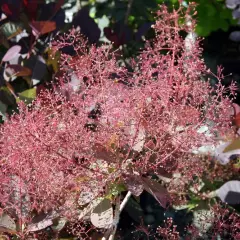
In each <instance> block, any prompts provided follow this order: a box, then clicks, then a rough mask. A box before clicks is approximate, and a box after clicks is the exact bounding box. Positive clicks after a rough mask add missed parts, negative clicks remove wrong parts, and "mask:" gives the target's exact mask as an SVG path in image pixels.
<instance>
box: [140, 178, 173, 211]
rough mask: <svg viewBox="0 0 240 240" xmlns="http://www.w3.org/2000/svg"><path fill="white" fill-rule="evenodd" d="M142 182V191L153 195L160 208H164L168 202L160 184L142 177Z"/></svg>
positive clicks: (164, 189) (163, 188) (166, 194)
mask: <svg viewBox="0 0 240 240" xmlns="http://www.w3.org/2000/svg"><path fill="white" fill-rule="evenodd" d="M142 181H143V186H144V189H145V190H146V191H147V192H149V193H150V194H151V195H153V197H154V198H155V199H156V200H157V201H158V202H159V203H160V205H161V206H162V207H164V208H166V207H167V203H168V202H169V200H170V196H169V194H168V191H167V189H166V188H165V187H163V186H162V185H161V184H160V183H158V182H156V181H154V180H151V179H148V178H145V177H142Z"/></svg>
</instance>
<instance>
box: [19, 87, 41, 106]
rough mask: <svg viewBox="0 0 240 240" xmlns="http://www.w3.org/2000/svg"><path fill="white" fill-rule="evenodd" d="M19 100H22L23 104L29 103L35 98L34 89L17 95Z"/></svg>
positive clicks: (35, 92)
mask: <svg viewBox="0 0 240 240" xmlns="http://www.w3.org/2000/svg"><path fill="white" fill-rule="evenodd" d="M18 96H19V99H20V100H23V101H24V102H26V103H27V104H28V103H31V102H32V101H33V100H34V99H35V98H36V96H37V91H36V88H31V89H28V90H25V91H23V92H21V93H19V94H18Z"/></svg>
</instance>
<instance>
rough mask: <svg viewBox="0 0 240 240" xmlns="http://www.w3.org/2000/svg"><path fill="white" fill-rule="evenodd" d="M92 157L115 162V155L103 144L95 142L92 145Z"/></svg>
mask: <svg viewBox="0 0 240 240" xmlns="http://www.w3.org/2000/svg"><path fill="white" fill-rule="evenodd" d="M93 151H94V157H95V158H97V159H102V160H105V161H106V162H110V163H112V162H116V156H115V155H114V154H113V153H112V152H110V151H109V150H107V148H106V147H104V146H103V145H101V144H99V143H96V144H95V145H94V147H93Z"/></svg>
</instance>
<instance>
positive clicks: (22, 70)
mask: <svg viewBox="0 0 240 240" xmlns="http://www.w3.org/2000/svg"><path fill="white" fill-rule="evenodd" d="M7 68H9V69H11V70H12V72H13V75H14V76H17V77H26V76H30V75H31V74H32V71H31V69H29V68H27V67H23V66H21V65H18V64H11V65H8V66H7Z"/></svg>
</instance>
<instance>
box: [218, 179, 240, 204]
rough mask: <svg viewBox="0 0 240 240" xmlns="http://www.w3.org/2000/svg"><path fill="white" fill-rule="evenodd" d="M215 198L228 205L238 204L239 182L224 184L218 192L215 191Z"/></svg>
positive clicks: (239, 195) (239, 201) (239, 197)
mask: <svg viewBox="0 0 240 240" xmlns="http://www.w3.org/2000/svg"><path fill="white" fill-rule="evenodd" d="M216 194H217V196H218V197H219V198H220V199H221V200H222V201H223V202H226V203H228V204H232V205H235V204H239V203H240V181H237V180H233V181H229V182H226V183H225V184H224V185H223V186H221V187H220V188H219V189H218V190H216Z"/></svg>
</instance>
